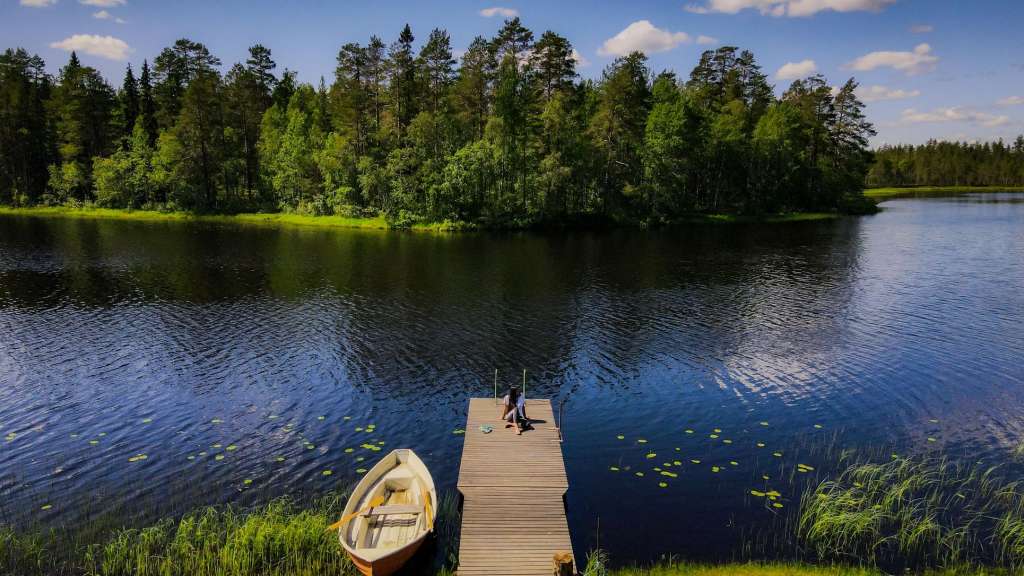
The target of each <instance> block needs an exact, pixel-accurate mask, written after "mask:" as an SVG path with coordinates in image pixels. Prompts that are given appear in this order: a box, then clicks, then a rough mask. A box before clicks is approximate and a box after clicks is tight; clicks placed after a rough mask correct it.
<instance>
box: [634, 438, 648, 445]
mask: <svg viewBox="0 0 1024 576" xmlns="http://www.w3.org/2000/svg"><path fill="white" fill-rule="evenodd" d="M636 442H637V444H647V440H645V439H643V438H640V439H638V440H637V441H636Z"/></svg>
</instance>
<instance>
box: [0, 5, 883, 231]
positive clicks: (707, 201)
mask: <svg viewBox="0 0 1024 576" xmlns="http://www.w3.org/2000/svg"><path fill="white" fill-rule="evenodd" d="M138 72H139V73H138V74H136V70H135V69H133V68H132V67H131V66H130V65H129V66H128V68H127V70H126V73H125V77H124V80H123V83H122V84H121V86H120V87H119V88H118V89H114V88H113V87H111V86H110V85H108V84H107V82H106V81H105V80H104V79H103V78H102V76H101V75H100V74H99V73H98V72H97V71H96V70H95V69H93V68H91V67H89V66H84V65H83V64H82V63H81V62H80V61H79V60H78V58H77V56H76V55H75V54H72V55H71V58H70V60H69V61H68V63H67V64H66V65H65V66H64V67H63V68H61V69H60V72H59V74H58V75H57V76H56V77H50V76H49V75H47V74H46V73H45V71H44V63H43V61H42V60H41V59H40V58H39V57H38V56H32V55H29V54H28V53H27V52H26V51H25V50H22V49H17V50H7V51H6V52H5V53H4V54H3V55H2V57H0V202H3V203H7V204H14V205H31V204H38V203H49V204H63V203H85V202H92V203H95V204H97V205H101V206H109V207H131V208H143V207H151V208H159V209H168V210H190V211H196V212H238V211H252V210H260V211H276V210H282V211H294V212H300V213H309V214H344V215H376V214H384V215H385V216H387V217H388V218H389V219H390V220H391V221H392V222H397V223H403V222H412V221H416V220H428V221H443V220H450V221H464V222H474V223H480V224H484V225H524V224H530V223H538V222H559V221H573V220H588V219H623V220H631V221H647V222H657V221H667V220H671V219H673V218H675V217H678V216H680V215H685V214H692V213H700V212H729V213H745V214H759V213H778V212H788V211H804V210H815V211H834V210H842V209H844V208H849V207H850V206H851V205H854V204H856V203H857V202H859V201H861V200H862V196H861V194H860V192H861V189H862V187H863V183H864V179H865V176H866V174H867V172H868V169H869V167H870V164H871V158H872V156H871V153H870V151H869V150H868V147H867V146H868V144H867V143H868V138H869V137H870V136H872V135H873V134H874V130H873V128H872V126H871V124H870V123H869V122H868V121H867V120H866V119H865V117H864V113H863V104H862V103H861V102H860V101H859V100H858V99H857V96H856V94H855V90H856V87H857V84H856V82H855V81H854V80H853V79H851V80H849V81H848V82H846V83H845V84H844V85H843V86H841V87H839V88H833V87H832V86H830V85H829V83H828V82H827V81H826V80H825V78H823V77H822V76H820V75H816V76H812V77H809V78H804V79H800V80H797V81H795V82H793V83H792V85H791V86H789V88H788V89H787V90H785V92H784V93H783V94H782V96H781V98H780V97H776V96H775V92H774V88H773V86H771V85H770V84H769V82H768V79H767V77H766V76H765V74H763V73H762V71H761V69H760V67H759V66H758V64H757V62H756V61H755V59H754V56H753V54H751V53H750V52H748V51H741V50H739V49H737V48H735V47H731V46H725V47H722V48H719V49H717V50H713V51H711V50H709V51H706V52H704V53H703V54H702V55H701V57H700V61H699V62H698V63H697V65H696V66H695V67H694V68H693V70H692V72H691V73H690V74H689V76H688V77H686V78H680V77H678V76H677V75H676V74H675V73H673V72H670V71H664V72H661V73H658V74H654V73H653V72H652V71H651V69H650V67H649V65H648V62H647V58H646V57H645V56H644V55H643V54H642V53H640V52H634V53H632V54H629V55H627V56H624V57H620V58H618V59H616V60H615V61H614V62H612V63H611V64H609V65H608V66H607V67H606V68H605V69H604V71H603V73H602V74H601V77H600V79H598V80H588V79H580V76H579V75H578V73H577V70H576V60H575V57H574V51H573V48H572V45H571V44H570V43H569V41H568V40H567V39H565V38H564V37H562V36H560V35H558V34H556V33H554V32H551V31H547V32H544V33H543V34H540V35H539V37H538V36H535V35H534V33H533V32H532V31H530V30H529V29H527V28H526V27H524V26H523V25H522V23H521V22H520V20H519V19H518V18H513V19H510V20H507V21H506V22H505V23H504V26H503V27H502V28H501V30H500V31H499V32H498V33H497V35H496V36H494V37H493V38H489V39H488V38H483V37H477V38H476V39H474V40H473V42H472V43H471V44H470V45H469V47H468V49H467V50H466V51H465V53H464V54H463V55H462V56H461V61H457V60H456V58H455V57H454V55H453V50H452V46H451V41H450V38H449V35H448V33H447V32H445V31H444V30H440V29H435V30H432V31H431V32H430V34H429V35H428V36H427V38H426V40H425V41H422V42H421V43H420V44H419V45H417V43H416V38H415V37H414V35H413V32H412V30H411V29H410V28H409V26H408V25H406V26H405V27H404V28H403V29H402V30H401V33H400V34H399V35H398V38H397V39H396V40H395V41H394V42H392V43H390V44H387V43H385V42H384V41H383V40H381V39H380V38H378V37H376V36H374V37H371V38H370V39H369V41H368V42H367V43H366V44H358V43H347V44H345V45H343V46H341V48H340V49H339V51H338V55H337V67H336V69H335V72H334V77H333V79H332V81H331V82H330V84H328V83H327V82H325V80H324V79H323V78H321V80H320V82H319V84H318V85H317V86H312V85H308V84H302V83H298V82H297V81H296V76H295V73H294V72H292V71H290V70H284V71H283V72H280V73H279V72H277V67H276V65H275V63H274V61H273V59H272V54H271V51H270V50H269V49H267V48H266V47H264V46H261V45H256V46H253V47H251V48H250V49H249V57H248V58H247V59H246V61H245V62H240V63H237V64H234V65H233V66H231V67H230V68H228V69H227V72H226V73H223V72H222V69H221V62H220V60H219V59H218V58H217V57H216V56H214V55H212V54H211V53H210V52H209V50H208V49H207V48H206V47H205V46H204V45H203V44H200V43H197V42H193V41H191V40H187V39H181V40H178V41H177V42H175V43H174V45H173V46H170V47H168V48H165V49H164V50H163V51H161V52H160V54H159V55H158V56H157V57H156V58H155V59H153V61H152V63H150V62H148V61H144V62H143V63H142V66H141V68H140V69H139V71H138Z"/></svg>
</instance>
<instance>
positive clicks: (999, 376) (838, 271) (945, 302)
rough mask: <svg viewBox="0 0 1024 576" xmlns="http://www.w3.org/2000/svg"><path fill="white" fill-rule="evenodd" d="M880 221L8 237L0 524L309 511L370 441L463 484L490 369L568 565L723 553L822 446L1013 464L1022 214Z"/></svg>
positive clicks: (979, 203)
mask: <svg viewBox="0 0 1024 576" xmlns="http://www.w3.org/2000/svg"><path fill="white" fill-rule="evenodd" d="M884 207H885V208H886V210H885V211H884V212H882V213H881V214H879V215H876V216H870V217H862V218H849V219H842V220H838V221H830V222H803V223H793V224H771V225H718V226H715V225H710V226H693V227H688V228H685V229H679V230H658V231H637V230H630V231H616V232H607V233H569V234H567V233H558V234H552V235H544V234H456V235H431V234H417V233H397V232H367V231H344V230H321V229H305V228H277V227H259V226H236V225H222V224H202V223H181V222H155V223H154V222H116V221H93V220H75V219H57V218H49V219H47V218H28V217H2V218H0V384H2V385H0V522H2V521H7V522H17V523H34V522H41V523H44V524H45V523H50V522H73V521H75V520H76V519H77V518H83V517H93V518H95V517H96V516H101V515H105V514H109V515H111V516H112V517H115V518H124V519H126V521H142V519H144V518H147V517H152V516H153V515H156V514H162V513H167V512H180V511H182V510H184V509H187V508H190V507H192V506H195V505H198V504H206V503H215V502H226V501H230V502H238V503H243V504H244V503H252V502H257V501H260V500H263V499H265V498H267V497H269V496H272V495H276V494H302V495H315V494H317V493H321V492H325V491H327V490H330V489H332V488H337V487H340V486H345V485H347V484H350V483H352V482H354V481H355V480H356V479H357V478H358V474H357V472H356V470H357V469H358V468H361V467H366V468H369V464H372V461H373V460H375V458H376V457H378V456H380V455H381V454H382V452H374V451H371V450H368V449H366V448H364V447H361V446H362V445H363V444H375V445H377V446H379V447H380V448H381V449H382V450H387V449H390V448H394V447H399V446H405V447H411V448H413V449H415V450H416V451H417V452H418V453H420V454H421V456H422V457H423V459H424V460H425V461H426V463H427V464H428V466H430V468H431V470H432V471H433V473H434V476H435V479H436V481H437V482H438V485H439V488H441V489H454V485H455V481H456V478H457V473H458V463H459V457H460V453H461V447H462V440H463V437H462V436H460V435H458V434H454V433H453V431H455V430H457V429H460V428H462V427H463V426H464V419H465V411H466V406H467V399H468V398H469V397H470V396H490V395H491V394H492V390H493V377H494V370H495V369H496V368H497V369H498V371H499V379H500V382H501V384H502V386H506V385H508V384H511V383H515V382H518V381H519V379H520V378H521V374H522V369H524V368H525V369H526V370H527V371H528V377H529V383H528V394H529V396H532V397H550V398H552V399H554V400H555V401H556V402H558V401H561V400H565V401H566V404H565V421H564V429H565V435H566V442H565V444H564V452H565V456H566V462H567V468H568V473H569V478H570V482H571V485H572V487H571V489H570V491H569V494H568V496H567V504H568V509H569V520H570V525H571V529H572V532H573V538H574V542H575V545H576V548H577V552H578V553H580V554H583V553H585V552H586V550H588V549H589V548H591V547H593V546H595V545H596V544H597V538H598V535H599V537H600V546H601V547H603V548H606V549H607V550H609V551H610V553H611V555H612V558H613V560H614V561H616V563H627V562H632V561H644V560H648V559H652V558H656V557H658V556H659V555H661V554H665V553H674V554H680V555H683V556H686V557H691V558H702V559H716V558H729V557H733V556H735V555H737V553H738V550H739V547H738V546H739V543H740V542H741V541H742V540H743V538H744V535H749V534H751V533H753V532H756V531H757V530H764V529H765V527H766V526H769V525H770V524H771V523H772V522H773V519H774V518H778V517H780V516H784V515H785V514H787V513H791V511H795V509H796V507H797V504H798V500H797V497H798V496H799V494H795V493H793V492H794V491H795V489H793V488H791V487H790V486H791V485H790V484H789V483H788V480H785V479H788V478H789V477H790V476H794V477H800V478H803V477H805V476H807V477H808V478H809V477H811V476H818V475H824V474H827V462H826V461H824V459H823V458H822V457H821V454H820V452H816V451H815V447H819V448H820V447H821V446H833V447H838V448H846V447H857V446H879V445H884V446H886V449H887V450H888V449H890V448H889V446H890V445H891V449H892V450H894V451H899V452H901V453H914V452H924V451H929V450H942V451H945V452H946V453H948V454H950V455H953V456H955V457H962V458H968V459H970V460H982V461H986V462H992V463H1004V462H1006V461H1007V460H1008V454H1009V453H1010V452H1011V451H1012V449H1013V447H1014V446H1015V445H1016V444H1017V443H1019V442H1021V440H1022V439H1024V417H1022V414H1024V195H1021V194H1009V193H1007V194H984V195H965V196H958V197H953V198H929V199H900V200H893V201H889V202H887V203H885V204H884ZM368 424H374V425H375V426H374V431H373V432H369V433H368V432H366V431H365V427H366V426H367V425H368ZM765 424H767V425H765ZM687 429H689V430H692V431H693V433H692V434H688V433H687V432H686V430H687ZM716 429H718V430H720V432H715V430H716ZM501 432H502V431H500V430H499V431H496V433H501ZM467 433H468V434H472V433H479V432H477V431H474V430H470V431H467ZM509 433H511V432H509ZM712 434H714V435H716V436H717V438H712V437H711V435H712ZM619 435H622V436H623V437H624V438H623V439H621V440H620V439H618V438H617V436H619ZM640 440H646V442H645V443H642V442H640ZM726 440H729V441H730V442H725V441H726ZM379 442H384V444H378V443H379ZM758 443H762V444H764V447H759V446H758ZM347 448H353V449H354V450H352V451H351V452H346V449H347ZM775 452H778V453H780V454H781V456H774V455H773V453H775ZM649 453H653V454H656V456H654V457H651V458H648V457H647V455H648V454H649ZM142 454H144V455H145V456H146V457H145V459H141V458H138V455H142ZM280 458H283V461H280V460H279V459H280ZM359 458H364V460H359ZM130 459H131V461H130ZM698 460H699V461H700V463H699V464H698V463H695V462H694V461H698ZM676 461H678V462H680V463H681V465H676V464H674V462H676ZM798 462H800V463H805V464H810V465H812V466H816V468H817V469H816V471H815V472H814V473H812V474H808V475H803V476H801V475H799V474H797V473H795V472H794V467H795V465H796V464H797V463H798ZM666 463H667V464H669V465H670V466H669V467H667V468H666V467H664V465H665V464H666ZM733 463H735V464H733ZM611 467H616V468H619V471H618V472H616V471H613V470H611ZM654 467H659V468H662V469H663V470H671V471H672V473H674V474H676V477H675V478H672V477H668V476H662V475H660V474H659V473H658V471H654V470H653V468H654ZM713 467H717V468H713ZM325 470H330V471H331V472H332V474H331V475H329V476H327V475H324V471H325ZM715 470H717V472H716V471H715ZM637 471H642V472H645V475H644V477H642V478H641V477H638V476H636V474H635V472H637ZM763 474H766V475H768V476H769V477H770V479H769V480H768V481H765V480H763V479H762V475H763ZM247 480H249V481H251V482H248V483H247V482H246V481H247ZM659 482H665V483H666V484H667V486H666V487H660V486H659ZM765 487H767V488H769V489H773V488H774V489H778V490H779V491H780V492H782V493H783V496H782V499H781V503H783V504H784V506H785V508H782V509H776V508H767V507H765V505H764V502H763V501H761V500H758V499H756V498H752V497H751V496H749V491H750V489H751V488H756V489H764V488H765ZM46 504H49V505H50V506H52V507H51V508H48V509H47V510H45V511H43V510H41V507H42V506H43V505H46ZM598 519H600V521H599V525H600V531H599V532H598V528H597V527H598ZM523 521H525V522H528V513H526V517H525V518H524V519H523Z"/></svg>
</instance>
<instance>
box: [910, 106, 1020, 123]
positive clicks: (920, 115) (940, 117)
mask: <svg viewBox="0 0 1024 576" xmlns="http://www.w3.org/2000/svg"><path fill="white" fill-rule="evenodd" d="M900 122H901V123H903V124H933V123H943V122H966V123H968V124H979V125H981V126H985V127H988V128H994V127H996V126H1004V125H1006V124H1009V123H1010V117H1009V116H1002V115H996V114H989V113H987V112H978V111H976V110H969V109H967V108H964V107H962V106H954V107H952V108H936V109H934V110H932V111H930V112H919V111H917V110H915V109H914V108H907V109H906V110H904V111H903V115H902V116H901V117H900Z"/></svg>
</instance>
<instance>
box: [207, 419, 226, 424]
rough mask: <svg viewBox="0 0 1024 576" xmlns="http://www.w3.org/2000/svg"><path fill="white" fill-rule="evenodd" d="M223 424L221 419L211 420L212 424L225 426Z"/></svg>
mask: <svg viewBox="0 0 1024 576" xmlns="http://www.w3.org/2000/svg"><path fill="white" fill-rule="evenodd" d="M223 423H224V421H223V420H221V419H220V418H214V419H213V420H210V424H223Z"/></svg>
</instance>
